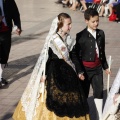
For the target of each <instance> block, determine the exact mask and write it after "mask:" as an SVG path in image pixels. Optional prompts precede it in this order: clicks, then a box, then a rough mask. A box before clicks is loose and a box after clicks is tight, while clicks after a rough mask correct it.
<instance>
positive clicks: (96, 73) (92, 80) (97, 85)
mask: <svg viewBox="0 0 120 120" xmlns="http://www.w3.org/2000/svg"><path fill="white" fill-rule="evenodd" d="M84 69H85V70H84V71H85V73H84V75H85V80H84V81H82V83H81V84H82V86H83V90H84V93H85V95H86V97H87V98H88V95H89V90H90V84H91V85H92V88H93V96H94V98H98V99H102V98H103V70H102V66H101V65H100V66H97V67H95V68H88V67H85V68H84Z"/></svg>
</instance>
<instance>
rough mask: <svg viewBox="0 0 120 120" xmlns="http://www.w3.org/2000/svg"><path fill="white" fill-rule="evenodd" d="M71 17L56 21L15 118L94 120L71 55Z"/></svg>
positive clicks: (59, 18) (73, 42)
mask: <svg viewBox="0 0 120 120" xmlns="http://www.w3.org/2000/svg"><path fill="white" fill-rule="evenodd" d="M70 29H71V17H70V16H69V15H68V14H66V13H60V14H59V15H58V16H57V17H56V18H55V19H54V20H53V22H52V25H51V28H50V31H49V34H48V36H47V38H46V42H45V44H44V47H43V50H42V52H41V54H40V57H39V58H38V61H37V63H36V66H35V68H34V70H33V72H32V75H31V78H30V80H29V83H28V85H27V88H26V89H25V91H24V93H23V95H22V98H21V100H20V102H19V103H18V105H17V108H16V109H15V112H14V114H13V119H14V120H90V117H89V108H88V103H87V99H86V98H85V96H84V93H83V90H82V87H81V84H80V79H79V77H78V75H77V73H76V71H75V67H74V64H73V63H72V60H71V58H70V52H71V50H72V48H73V46H74V45H75V40H73V39H71V37H70V35H69V32H70Z"/></svg>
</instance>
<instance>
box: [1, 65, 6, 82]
mask: <svg viewBox="0 0 120 120" xmlns="http://www.w3.org/2000/svg"><path fill="white" fill-rule="evenodd" d="M4 67H5V64H0V81H1V78H2V73H3V69H4Z"/></svg>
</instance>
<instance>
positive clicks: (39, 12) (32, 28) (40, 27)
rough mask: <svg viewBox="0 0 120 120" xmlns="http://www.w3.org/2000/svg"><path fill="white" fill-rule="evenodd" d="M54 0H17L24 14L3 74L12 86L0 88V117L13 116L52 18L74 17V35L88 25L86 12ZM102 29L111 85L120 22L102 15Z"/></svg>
mask: <svg viewBox="0 0 120 120" xmlns="http://www.w3.org/2000/svg"><path fill="white" fill-rule="evenodd" d="M54 2H55V0H47V1H45V0H16V3H17V5H18V8H19V10H20V14H21V20H22V29H23V32H22V34H21V36H16V35H14V34H13V42H12V48H11V53H10V57H9V66H8V67H7V68H6V70H5V73H4V78H6V79H7V80H8V81H9V86H7V87H3V89H0V120H12V118H11V116H12V114H13V112H14V109H15V107H16V105H17V103H18V101H19V100H20V98H21V95H22V93H23V91H24V89H25V87H26V85H27V83H28V81H29V78H30V75H31V72H32V70H33V68H34V65H35V63H36V61H37V58H38V56H39V54H40V51H41V49H42V47H43V44H44V40H45V37H46V35H47V33H48V31H49V28H50V25H51V22H52V20H53V18H55V16H56V15H58V14H59V13H60V12H67V13H68V14H70V15H71V17H72V21H73V23H72V30H71V34H72V36H73V38H75V35H76V33H77V32H79V31H80V30H82V29H83V28H84V27H85V26H86V25H85V23H84V18H83V13H81V12H80V11H79V10H78V11H71V10H69V9H68V8H63V7H62V6H61V5H57V4H55V3H54ZM99 28H100V29H103V30H104V31H105V35H106V55H107V57H108V56H109V55H111V56H112V59H113V63H112V75H111V79H110V86H111V84H112V82H113V80H114V78H115V76H116V74H117V71H118V69H119V66H120V53H119V52H120V47H119V46H120V33H119V30H120V24H117V23H114V22H109V21H108V18H100V26H99ZM106 84H107V76H106V75H105V74H104V86H105V87H104V91H105V93H106ZM88 102H89V105H90V114H91V120H95V110H94V103H93V96H92V89H91V90H90V95H89V98H88Z"/></svg>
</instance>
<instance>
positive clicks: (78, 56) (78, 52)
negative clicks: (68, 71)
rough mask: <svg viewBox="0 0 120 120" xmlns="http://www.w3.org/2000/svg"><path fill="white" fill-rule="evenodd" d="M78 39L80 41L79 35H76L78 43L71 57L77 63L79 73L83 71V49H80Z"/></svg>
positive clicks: (76, 67)
mask: <svg viewBox="0 0 120 120" xmlns="http://www.w3.org/2000/svg"><path fill="white" fill-rule="evenodd" d="M78 41H79V37H78V35H76V44H75V46H74V47H73V50H72V51H71V53H70V57H71V60H72V62H73V63H74V65H75V69H76V71H77V74H81V73H83V69H82V58H81V49H80V45H79V43H78Z"/></svg>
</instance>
